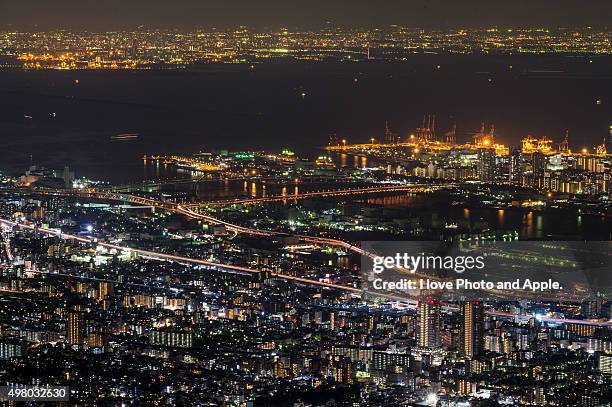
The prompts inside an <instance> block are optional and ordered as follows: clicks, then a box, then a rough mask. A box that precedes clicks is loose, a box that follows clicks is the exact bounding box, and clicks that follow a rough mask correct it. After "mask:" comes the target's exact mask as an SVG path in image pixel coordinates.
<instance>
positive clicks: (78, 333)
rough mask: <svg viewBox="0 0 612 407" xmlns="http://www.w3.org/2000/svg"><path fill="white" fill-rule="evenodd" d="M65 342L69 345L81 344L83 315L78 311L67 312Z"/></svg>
mask: <svg viewBox="0 0 612 407" xmlns="http://www.w3.org/2000/svg"><path fill="white" fill-rule="evenodd" d="M66 340H67V341H68V343H69V344H71V345H80V344H81V343H83V313H82V312H79V311H70V312H68V325H67V328H66Z"/></svg>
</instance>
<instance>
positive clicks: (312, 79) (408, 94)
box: [0, 56, 612, 182]
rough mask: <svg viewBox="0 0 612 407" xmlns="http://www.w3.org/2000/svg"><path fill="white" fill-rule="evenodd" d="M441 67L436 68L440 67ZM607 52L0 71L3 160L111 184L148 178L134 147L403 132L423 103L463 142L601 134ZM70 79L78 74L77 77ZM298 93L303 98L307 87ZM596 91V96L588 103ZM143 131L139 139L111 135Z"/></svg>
mask: <svg viewBox="0 0 612 407" xmlns="http://www.w3.org/2000/svg"><path fill="white" fill-rule="evenodd" d="M438 66H440V68H438ZM611 68H612V60H611V59H610V58H596V59H594V60H593V62H591V63H589V60H588V59H586V58H537V59H536V58H495V57H488V58H483V57H440V56H419V57H415V58H414V59H413V60H409V61H407V62H404V63H400V62H394V63H391V62H383V61H372V62H366V63H354V64H350V63H344V64H340V63H319V64H312V63H296V62H285V63H282V62H275V63H267V64H262V65H257V66H255V67H254V68H251V67H250V66H248V65H232V66H208V67H202V68H199V69H197V70H196V69H194V70H191V71H137V72H94V71H38V72H22V71H1V72H0V139H1V145H0V147H1V148H0V171H8V172H13V173H21V172H23V171H24V170H25V168H26V167H27V165H28V164H29V161H30V155H31V156H32V157H33V160H34V162H36V163H39V164H42V165H46V166H50V167H56V168H62V167H63V166H64V165H65V164H68V165H70V166H71V167H73V168H75V169H76V171H77V175H83V176H87V177H91V178H96V179H104V180H109V181H113V182H124V181H130V180H138V179H142V178H143V167H142V161H141V160H140V157H141V156H142V155H143V154H145V153H148V154H151V153H190V152H195V151H199V150H209V149H213V148H217V149H231V150H240V149H274V150H278V149H281V148H283V147H288V148H293V149H295V150H297V151H298V152H300V153H302V154H310V155H314V154H315V153H316V152H315V151H314V150H315V149H316V148H317V147H319V146H322V145H325V144H326V143H327V140H328V134H329V133H330V132H335V133H337V134H338V135H339V137H341V138H346V139H347V140H348V141H349V142H352V141H366V140H369V139H370V137H379V138H380V137H381V136H382V133H383V130H384V121H385V120H389V122H390V124H391V128H392V130H393V131H395V132H398V133H400V134H402V135H406V134H408V133H409V132H411V131H413V129H414V128H415V127H416V126H418V125H419V124H420V122H421V120H422V117H423V115H424V114H426V113H432V114H436V115H437V128H438V129H440V132H443V131H446V129H448V128H450V126H451V125H452V123H453V122H455V121H456V122H457V129H458V130H457V131H458V138H459V139H460V140H461V139H464V140H467V139H468V138H469V137H470V134H471V133H474V132H475V131H477V130H478V128H479V127H480V122H482V121H485V122H487V123H495V126H496V129H497V134H498V136H499V139H500V140H502V141H503V142H505V143H507V144H517V143H518V140H519V139H520V138H521V137H523V136H525V135H526V134H528V133H531V134H534V135H537V136H540V135H546V136H549V137H551V138H553V139H560V138H561V137H562V134H563V133H564V131H565V129H569V131H570V140H571V142H572V143H574V145H576V146H582V145H585V144H589V145H594V144H595V143H599V142H600V141H601V139H602V138H603V137H604V135H605V134H606V133H607V131H608V125H609V122H611V121H612V74H610V72H612V69H611ZM77 81H78V83H77ZM302 94H304V96H302ZM597 100H599V101H600V102H599V104H597ZM119 133H138V134H139V135H140V137H139V139H138V140H136V141H122V142H112V141H111V140H110V136H111V135H115V134H119Z"/></svg>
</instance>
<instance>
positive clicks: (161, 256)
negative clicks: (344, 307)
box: [0, 219, 361, 293]
mask: <svg viewBox="0 0 612 407" xmlns="http://www.w3.org/2000/svg"><path fill="white" fill-rule="evenodd" d="M0 223H2V224H3V225H8V226H12V227H17V228H23V229H29V230H33V231H34V230H35V231H37V232H39V233H43V234H46V235H48V236H57V237H59V238H61V239H64V240H74V241H78V242H81V243H87V244H95V245H98V246H101V247H104V248H106V249H113V250H118V251H126V252H132V253H136V254H138V255H140V256H143V257H149V258H152V259H158V260H166V261H175V262H177V263H184V264H193V265H199V266H208V267H211V268H213V269H217V270H220V271H229V272H233V273H238V274H254V273H259V270H255V269H251V268H248V267H243V266H236V265H233V264H222V263H215V262H211V261H206V260H202V259H194V258H191V257H184V256H176V255H173V254H167V253H160V252H153V251H150V250H142V249H134V248H131V247H126V246H119V245H115V244H111V243H104V242H99V241H97V239H96V238H91V237H82V236H76V235H72V234H68V233H63V232H61V231H58V230H53V229H46V228H42V227H37V226H35V225H29V224H24V223H17V222H13V221H10V220H6V219H0ZM271 274H272V275H273V276H275V277H278V278H281V279H284V280H291V281H296V282H298V283H303V284H307V285H315V286H321V287H327V288H334V289H339V290H343V291H349V292H354V293H361V290H360V289H358V288H355V287H347V286H343V285H339V284H332V283H326V282H323V281H318V280H311V279H307V278H302V277H296V276H288V275H284V274H280V273H271Z"/></svg>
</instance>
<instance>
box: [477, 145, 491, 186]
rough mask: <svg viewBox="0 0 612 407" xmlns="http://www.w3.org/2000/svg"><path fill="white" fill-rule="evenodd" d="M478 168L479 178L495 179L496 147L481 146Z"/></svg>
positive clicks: (483, 179) (484, 179)
mask: <svg viewBox="0 0 612 407" xmlns="http://www.w3.org/2000/svg"><path fill="white" fill-rule="evenodd" d="M476 169H477V172H478V179H479V180H481V181H493V180H494V179H495V149H493V148H481V149H479V150H478V162H477V163H476Z"/></svg>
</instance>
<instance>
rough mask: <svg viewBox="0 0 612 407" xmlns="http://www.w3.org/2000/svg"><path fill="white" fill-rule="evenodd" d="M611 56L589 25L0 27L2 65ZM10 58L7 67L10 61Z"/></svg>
mask: <svg viewBox="0 0 612 407" xmlns="http://www.w3.org/2000/svg"><path fill="white" fill-rule="evenodd" d="M427 53H433V54H456V55H462V54H463V55H470V54H485V55H497V54H499V55H512V54H515V55H522V54H523V55H547V54H553V55H555V54H558V55H583V56H598V55H610V54H612V33H611V32H610V31H607V30H599V29H593V28H579V29H569V28H565V29H553V28H547V27H539V28H501V27H500V28H496V27H492V28H483V29H455V30H426V29H415V28H407V27H400V26H391V27H384V28H377V29H371V30H350V29H342V28H329V29H324V30H320V31H295V30H289V29H279V30H275V31H261V30H254V29H249V28H247V27H240V28H238V29H236V30H210V31H190V32H183V31H178V30H146V31H120V32H99V33H96V32H73V31H51V32H34V33H32V32H8V31H4V32H0V55H3V56H6V57H9V58H10V59H8V60H7V61H6V62H5V63H4V66H14V67H17V66H22V67H23V68H25V69H49V68H56V69H150V68H154V67H159V66H167V67H168V68H173V67H174V68H181V67H183V68H184V67H185V66H188V65H192V64H197V63H213V62H216V63H245V62H246V63H248V62H252V63H256V62H263V61H266V60H270V59H294V60H303V61H325V60H341V61H363V60H376V59H379V60H399V61H401V60H406V59H410V58H411V56H412V55H415V54H427ZM11 64H13V65H11Z"/></svg>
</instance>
